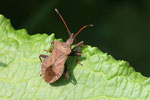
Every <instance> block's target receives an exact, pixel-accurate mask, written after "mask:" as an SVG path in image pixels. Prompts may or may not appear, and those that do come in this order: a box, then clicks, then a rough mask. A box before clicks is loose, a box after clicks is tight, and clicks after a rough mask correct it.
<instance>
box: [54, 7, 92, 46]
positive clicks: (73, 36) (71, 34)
mask: <svg viewBox="0 0 150 100" xmlns="http://www.w3.org/2000/svg"><path fill="white" fill-rule="evenodd" d="M55 11H56V12H57V14H58V15H59V16H60V18H61V19H62V21H63V23H64V25H65V27H66V28H67V31H68V34H69V39H68V40H67V41H66V43H67V44H68V45H71V44H73V42H74V40H75V37H76V36H77V35H78V34H79V33H80V32H81V31H82V30H83V29H84V28H86V27H91V26H93V25H92V24H89V25H85V26H83V27H82V28H81V29H80V30H79V31H78V32H77V33H76V34H75V35H74V34H73V33H71V32H70V30H69V28H68V26H67V24H66V22H65V20H64V19H63V17H62V16H61V14H60V13H59V11H58V10H57V9H56V8H55Z"/></svg>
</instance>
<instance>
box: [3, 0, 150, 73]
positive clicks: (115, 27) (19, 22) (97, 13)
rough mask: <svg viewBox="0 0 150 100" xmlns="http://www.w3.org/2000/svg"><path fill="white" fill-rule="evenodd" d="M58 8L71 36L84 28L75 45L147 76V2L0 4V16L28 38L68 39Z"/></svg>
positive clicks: (28, 0)
mask: <svg viewBox="0 0 150 100" xmlns="http://www.w3.org/2000/svg"><path fill="white" fill-rule="evenodd" d="M54 8H58V10H59V12H60V13H61V14H62V16H63V17H64V19H65V20H66V22H67V24H68V26H69V28H70V30H71V32H73V33H75V32H77V31H78V30H79V29H80V28H81V27H82V26H83V25H85V24H93V25H94V27H90V28H87V29H85V30H83V31H82V32H81V33H80V34H79V35H78V36H77V38H76V40H77V41H78V42H79V41H81V40H84V41H85V44H88V45H91V46H97V47H98V48H99V49H101V50H102V51H103V52H107V53H108V54H111V55H112V56H113V57H114V58H115V59H120V60H126V61H128V62H130V64H131V66H133V67H134V68H135V70H136V71H138V72H141V73H142V74H143V75H145V76H150V52H149V51H150V46H149V43H150V0H1V2H0V13H1V14H3V15H5V17H7V18H9V19H11V23H12V25H13V26H14V27H15V29H21V28H25V29H27V31H28V32H29V34H36V33H47V34H51V33H55V35H56V38H63V40H66V39H67V38H68V33H67V31H66V28H65V26H64V24H63V23H62V21H61V19H60V18H59V16H58V15H57V13H56V12H55V11H54Z"/></svg>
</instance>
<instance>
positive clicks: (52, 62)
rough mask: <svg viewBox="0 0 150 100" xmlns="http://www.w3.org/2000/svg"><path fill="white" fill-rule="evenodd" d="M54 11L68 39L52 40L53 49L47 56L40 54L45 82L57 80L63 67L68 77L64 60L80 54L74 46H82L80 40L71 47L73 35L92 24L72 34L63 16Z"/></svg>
mask: <svg viewBox="0 0 150 100" xmlns="http://www.w3.org/2000/svg"><path fill="white" fill-rule="evenodd" d="M55 11H56V12H57V14H58V15H59V16H60V18H61V19H62V21H63V23H64V25H65V27H66V28H67V31H68V33H69V39H68V40H67V41H66V42H59V41H53V42H52V44H54V49H53V51H52V53H51V55H50V56H47V55H43V54H41V55H40V56H39V58H40V60H41V57H42V58H45V59H44V61H42V60H41V62H42V67H41V70H42V74H41V75H42V76H43V79H44V80H45V82H47V83H53V82H55V81H56V80H58V79H59V78H60V77H61V76H62V74H63V72H64V69H65V76H66V78H67V79H69V73H68V70H67V66H66V60H67V58H68V56H80V55H81V52H80V50H79V49H78V50H75V48H77V47H81V46H83V43H84V42H83V41H81V42H79V43H77V44H76V45H75V46H74V47H73V49H71V45H72V44H73V42H74V40H75V37H76V36H77V35H78V34H79V33H80V32H81V31H82V30H83V29H84V28H86V27H88V26H93V25H91V24H90V25H85V26H83V27H82V28H81V29H80V30H79V31H78V32H77V33H76V34H75V35H74V34H73V33H71V32H70V30H69V28H68V26H67V24H66V22H65V21H64V19H63V17H62V16H61V14H60V13H59V12H58V10H57V9H55ZM52 44H51V46H50V50H46V51H48V52H51V48H52ZM77 60H78V59H77Z"/></svg>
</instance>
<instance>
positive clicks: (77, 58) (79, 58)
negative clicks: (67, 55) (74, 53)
mask: <svg viewBox="0 0 150 100" xmlns="http://www.w3.org/2000/svg"><path fill="white" fill-rule="evenodd" d="M80 57H81V56H79V57H78V58H77V59H76V63H78V64H80V65H81V66H83V64H81V63H80V62H78V61H79V59H80Z"/></svg>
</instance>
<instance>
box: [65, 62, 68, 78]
mask: <svg viewBox="0 0 150 100" xmlns="http://www.w3.org/2000/svg"><path fill="white" fill-rule="evenodd" d="M65 77H66V79H67V80H69V72H68V69H67V65H66V64H65Z"/></svg>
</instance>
